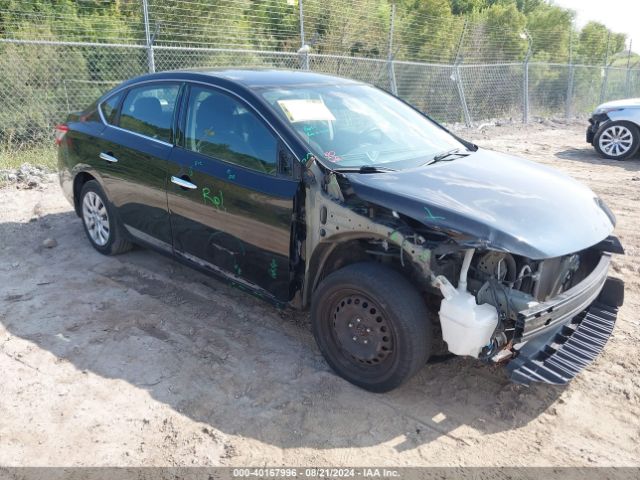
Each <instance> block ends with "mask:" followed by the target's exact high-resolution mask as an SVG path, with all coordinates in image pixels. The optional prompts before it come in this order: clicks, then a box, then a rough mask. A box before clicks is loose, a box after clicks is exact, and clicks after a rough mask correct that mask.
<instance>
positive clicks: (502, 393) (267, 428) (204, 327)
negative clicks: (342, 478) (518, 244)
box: [0, 212, 563, 451]
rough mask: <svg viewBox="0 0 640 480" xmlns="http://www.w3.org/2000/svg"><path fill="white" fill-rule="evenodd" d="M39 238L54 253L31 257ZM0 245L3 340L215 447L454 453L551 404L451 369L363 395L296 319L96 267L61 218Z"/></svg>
mask: <svg viewBox="0 0 640 480" xmlns="http://www.w3.org/2000/svg"><path fill="white" fill-rule="evenodd" d="M45 236H47V237H53V238H55V239H56V240H57V242H58V246H57V247H55V248H52V249H47V248H43V247H42V246H41V243H42V238H43V237H45ZM0 238H3V239H6V240H7V241H6V244H5V245H4V248H3V249H1V250H0V302H2V304H3V305H4V307H5V308H4V310H5V311H4V313H3V314H2V315H0V322H1V324H2V328H3V329H6V330H7V331H8V332H9V333H10V334H11V335H13V336H16V337H19V338H21V339H24V340H27V341H29V342H31V343H32V344H33V345H35V346H37V347H38V348H40V349H44V350H46V351H48V352H50V353H51V354H53V355H54V356H55V357H56V362H60V361H68V362H71V363H72V364H73V365H74V366H75V368H77V370H78V373H77V375H78V377H77V379H78V381H80V379H81V378H82V372H91V373H93V374H95V375H99V376H100V377H103V378H106V379H119V380H123V381H125V382H128V383H129V384H130V385H132V386H135V388H137V389H140V390H142V391H146V392H148V394H149V395H150V396H151V397H152V398H153V399H154V400H155V401H157V402H162V403H164V404H166V405H168V406H170V407H171V408H172V409H173V410H175V411H176V412H179V413H180V414H181V415H186V416H188V417H190V418H191V419H193V420H195V421H197V422H202V423H204V424H206V425H209V426H210V427H211V428H213V429H217V430H219V431H221V432H224V433H226V434H230V435H241V436H243V437H249V438H253V439H256V440H259V441H261V442H265V443H268V444H271V445H277V446H279V447H283V448H288V447H311V448H318V449H330V448H340V447H364V446H372V445H379V444H381V443H385V442H391V444H392V446H393V448H395V449H396V451H403V450H407V449H412V448H416V447H418V446H420V445H424V444H428V443H430V442H432V441H434V440H436V439H441V438H442V437H446V439H447V441H450V442H451V444H452V446H455V445H458V446H464V445H470V444H473V443H474V442H475V441H476V440H474V437H479V436H482V435H485V434H491V433H495V432H500V431H505V430H512V429H517V428H520V427H522V426H523V425H526V424H527V423H529V422H531V421H532V420H534V419H536V418H537V417H538V416H539V415H540V414H541V413H542V412H545V411H546V410H547V409H549V408H550V407H551V406H552V404H553V403H554V402H555V401H556V400H557V399H558V397H559V396H560V395H561V394H562V392H563V388H562V387H553V386H550V385H533V386H532V387H530V388H527V387H523V386H519V385H514V384H512V383H510V382H509V381H508V380H507V378H506V375H505V372H504V369H503V368H502V367H499V366H494V365H488V364H482V363H479V362H476V361H471V360H467V359H463V358H457V357H455V358H452V359H450V360H447V361H444V362H437V363H430V364H427V365H426V366H425V367H424V368H423V369H422V370H421V371H420V372H419V373H418V374H417V375H416V376H415V377H414V378H413V379H412V380H411V381H410V382H408V383H407V384H406V385H404V386H402V387H401V388H399V389H397V390H395V391H393V392H390V393H387V394H373V393H369V392H366V391H364V390H361V389H359V388H357V387H354V386H352V385H351V384H349V383H347V382H346V381H344V380H342V379H341V378H339V377H337V376H336V375H335V374H333V373H332V372H331V371H330V369H329V367H328V366H327V364H326V363H325V361H324V360H323V358H322V356H321V355H320V353H319V351H318V349H317V348H316V346H315V343H314V340H313V337H312V335H311V333H310V328H309V317H308V314H307V313H304V312H296V311H292V310H279V309H277V308H275V307H274V306H272V305H270V304H267V303H265V302H263V301H261V300H259V299H257V298H254V297H253V296H251V295H249V294H247V293H245V292H242V291H239V290H236V289H234V288H231V287H229V286H227V285H226V284H224V283H222V282H221V281H218V280H216V279H214V278H212V277H209V276H206V275H204V274H202V273H199V272H197V271H195V270H192V269H190V268H188V267H187V266H184V265H182V264H179V263H178V262H176V261H174V260H172V259H171V258H167V257H165V256H162V255H160V254H157V253H154V252H151V251H149V250H145V249H136V250H134V251H132V252H130V253H127V254H124V255H120V256H117V257H105V256H102V255H100V254H99V253H97V252H96V251H94V250H93V249H92V248H91V247H90V246H89V244H88V242H87V240H86V239H85V238H84V232H83V230H82V227H81V224H80V221H79V220H78V219H77V217H75V215H74V214H73V213H71V212H67V213H61V214H51V215H45V216H43V217H41V218H40V219H39V220H37V221H34V222H29V223H19V222H6V223H2V224H0ZM0 354H2V347H0ZM21 361H22V362H23V363H24V362H27V363H28V362H29V357H28V356H25V357H23V358H22V360H21ZM34 367H36V368H37V365H34ZM14 378H15V377H14ZM114 395H118V393H117V392H114ZM107 401H108V399H107ZM551 408H552V407H551Z"/></svg>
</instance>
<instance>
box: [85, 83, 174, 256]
mask: <svg viewBox="0 0 640 480" xmlns="http://www.w3.org/2000/svg"><path fill="white" fill-rule="evenodd" d="M179 87H180V84H177V83H155V82H154V83H149V84H144V85H142V86H135V87H132V88H131V89H129V90H128V91H127V92H126V94H125V97H124V101H123V102H122V107H121V109H120V113H119V115H118V116H116V118H115V119H114V120H113V121H114V123H115V125H108V126H107V127H106V128H105V129H104V130H103V132H102V135H101V138H100V139H99V140H98V142H99V143H100V159H101V161H102V162H103V169H102V172H101V173H102V176H103V182H104V186H105V190H106V191H107V195H108V196H109V200H110V201H111V202H112V203H113V205H114V207H115V208H116V209H117V211H118V217H119V219H120V220H121V221H122V223H123V226H124V227H125V228H126V229H127V231H128V232H129V233H130V234H131V235H133V236H134V237H136V238H138V239H140V240H143V241H146V242H147V243H150V244H152V245H154V246H156V247H159V248H163V249H165V250H169V251H170V250H171V241H172V239H171V230H170V224H169V212H168V210H167V197H166V179H167V170H168V160H169V156H170V155H171V150H172V148H173V147H172V144H171V141H172V138H171V137H172V132H171V126H172V123H173V114H174V111H175V107H176V103H177V97H178V91H179ZM118 117H119V118H118ZM107 121H109V120H107Z"/></svg>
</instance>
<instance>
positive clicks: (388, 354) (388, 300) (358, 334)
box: [311, 263, 433, 392]
mask: <svg viewBox="0 0 640 480" xmlns="http://www.w3.org/2000/svg"><path fill="white" fill-rule="evenodd" d="M311 321H312V327H313V334H314V337H315V339H316V342H317V343H318V347H319V348H320V351H321V352H322V354H323V355H324V358H325V359H326V361H327V363H329V365H330V366H331V367H332V368H333V369H334V370H335V371H336V373H338V375H340V376H341V377H343V378H345V379H346V380H348V381H349V382H351V383H353V384H355V385H358V386H359V387H362V388H364V389H367V390H370V391H373V392H387V391H389V390H392V389H394V388H396V387H398V386H399V385H401V384H402V383H404V382H405V381H407V380H408V379H409V378H411V377H412V376H413V375H414V374H415V373H416V372H417V371H418V370H419V369H420V368H421V367H423V366H424V365H425V363H426V361H427V359H428V358H429V354H430V348H431V344H432V338H433V335H432V328H431V322H430V319H429V313H428V311H427V308H426V306H425V304H424V301H423V300H422V298H421V296H420V293H419V292H418V291H417V290H416V289H415V288H414V287H413V286H412V285H411V284H410V283H409V282H408V281H407V279H406V278H405V277H403V276H402V275H401V274H399V273H398V272H396V271H395V270H392V269H390V268H387V267H384V266H382V265H379V264H377V263H356V264H353V265H349V266H347V267H345V268H342V269H340V270H338V271H336V272H333V273H332V274H331V275H329V276H328V277H327V278H326V279H324V280H323V281H322V283H321V284H320V286H319V287H318V289H317V290H316V292H315V293H314V296H313V300H312V312H311Z"/></svg>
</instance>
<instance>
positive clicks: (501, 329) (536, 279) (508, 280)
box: [433, 250, 601, 360]
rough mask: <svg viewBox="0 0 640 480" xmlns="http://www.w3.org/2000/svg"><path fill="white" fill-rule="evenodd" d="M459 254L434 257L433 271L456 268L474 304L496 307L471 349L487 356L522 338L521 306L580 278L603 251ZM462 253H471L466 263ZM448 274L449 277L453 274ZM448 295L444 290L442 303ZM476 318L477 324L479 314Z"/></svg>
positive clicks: (525, 307)
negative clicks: (539, 255)
mask: <svg viewBox="0 0 640 480" xmlns="http://www.w3.org/2000/svg"><path fill="white" fill-rule="evenodd" d="M462 254H463V255H462ZM462 254H461V253H457V254H450V255H443V256H441V257H439V258H438V257H437V258H436V259H435V262H434V263H433V268H434V273H435V272H437V271H438V270H441V271H443V272H451V271H456V270H457V271H460V272H461V275H460V278H462V277H463V275H464V276H466V282H465V285H463V287H464V288H463V291H465V292H468V294H469V295H470V296H473V297H474V301H475V304H477V305H479V306H481V305H491V306H492V307H493V308H494V309H495V311H496V322H495V328H494V329H493V331H492V332H491V335H490V338H489V342H488V343H487V344H486V345H484V346H483V347H482V349H481V350H480V351H479V352H478V353H477V355H474V354H473V353H469V354H470V355H472V356H477V357H479V358H485V359H487V358H491V357H493V356H494V355H496V354H497V353H498V352H499V351H500V350H502V349H504V348H505V347H510V346H511V345H512V344H513V343H517V342H518V341H520V340H521V337H522V326H521V325H519V324H518V314H519V312H522V311H525V310H528V309H530V308H532V307H535V306H537V305H539V304H541V303H542V302H545V301H547V300H550V299H553V298H555V297H557V296H558V295H560V294H561V293H563V292H566V291H567V290H569V289H571V287H573V286H575V285H577V284H578V283H580V282H581V281H582V280H584V279H585V278H586V277H587V276H588V275H589V274H590V273H591V272H592V271H593V269H594V268H595V266H596V265H597V263H598V260H599V259H600V257H601V252H598V251H593V250H584V251H582V252H577V253H573V254H569V255H565V256H563V257H557V258H550V259H544V260H530V259H528V258H525V257H521V256H517V255H512V254H510V253H507V252H496V251H477V250H475V251H474V250H467V251H465V252H462ZM461 255H462V258H460V257H461ZM465 258H470V260H468V267H467V266H466V265H465ZM465 269H466V270H465ZM436 277H437V274H436ZM445 278H447V277H446V276H445ZM448 280H449V281H450V282H451V279H448ZM441 281H442V280H439V281H438V280H437V281H436V284H437V285H438V286H440V283H441ZM460 283H461V282H460V280H458V281H457V282H456V284H457V286H458V290H461V288H460V287H461V285H460ZM440 288H441V290H442V287H440ZM443 293H444V292H443ZM448 301H449V300H448V299H447V298H446V294H445V300H444V301H443V303H444V306H446V304H447V302H448ZM470 308H475V306H473V305H472V306H471V307H470ZM458 318H460V316H459V317H458ZM442 320H443V317H442V308H441V321H442ZM475 324H476V325H477V324H478V322H477V320H476V322H475ZM459 333H461V332H459ZM449 343H451V342H449ZM454 353H455V352H454ZM508 356H509V352H504V353H503V355H501V356H500V357H499V358H498V359H497V360H501V359H503V358H508Z"/></svg>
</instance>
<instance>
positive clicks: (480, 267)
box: [307, 174, 621, 362]
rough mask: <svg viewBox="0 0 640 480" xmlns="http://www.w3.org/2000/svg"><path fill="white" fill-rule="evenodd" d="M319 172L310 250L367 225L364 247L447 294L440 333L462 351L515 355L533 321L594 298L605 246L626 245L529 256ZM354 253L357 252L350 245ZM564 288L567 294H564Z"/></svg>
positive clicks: (564, 314)
mask: <svg viewBox="0 0 640 480" xmlns="http://www.w3.org/2000/svg"><path fill="white" fill-rule="evenodd" d="M321 178H322V179H323V181H322V184H321V189H318V190H315V191H316V192H318V193H320V192H322V193H320V195H317V196H313V197H311V198H308V199H307V200H308V201H311V202H313V204H314V205H313V208H318V207H319V211H320V221H319V224H318V225H317V232H318V233H319V235H317V236H316V238H315V239H313V238H307V242H308V243H307V248H308V252H307V253H308V255H311V254H312V252H313V251H314V250H315V248H316V246H317V245H318V244H325V245H327V244H329V245H331V246H332V247H333V246H336V248H339V244H340V243H339V242H340V241H344V239H345V238H349V237H350V235H351V234H350V233H349V232H354V233H355V232H358V234H357V235H358V236H360V235H361V232H363V231H365V232H368V234H369V238H368V239H366V240H365V239H362V238H361V237H360V238H359V239H358V240H357V242H359V247H360V249H361V250H360V254H364V255H366V256H368V257H369V258H375V259H377V260H378V261H380V262H383V263H387V264H389V265H395V266H396V267H397V268H400V269H402V270H403V271H404V273H405V274H406V275H409V276H410V277H411V278H412V279H413V280H414V281H415V283H416V286H417V287H419V288H420V289H421V290H422V291H423V292H424V293H425V295H426V297H430V298H434V297H435V298H437V297H442V300H441V302H440V306H439V312H438V315H439V320H440V322H439V323H440V327H441V329H442V339H443V340H444V341H445V342H446V344H447V348H448V350H449V351H450V352H451V353H454V354H457V355H468V356H472V357H476V358H479V359H483V360H493V361H496V362H498V361H503V360H508V359H510V358H512V357H514V356H517V355H518V350H517V348H518V344H520V345H522V344H524V343H525V342H526V341H527V340H528V339H529V338H531V337H533V336H534V335H533V334H530V333H528V332H527V329H528V330H533V329H532V328H530V327H531V325H534V324H536V329H535V332H534V333H535V334H536V335H537V334H540V333H544V331H546V330H549V329H553V328H554V327H556V325H557V326H562V325H561V324H562V323H563V322H566V321H568V320H570V319H571V318H572V317H573V316H575V315H576V314H578V313H579V312H580V311H582V310H584V308H586V307H587V306H588V305H589V304H591V303H592V302H593V301H594V299H595V297H596V296H597V294H598V293H599V292H600V290H601V289H602V287H603V284H604V281H605V280H606V278H607V277H606V273H607V270H608V265H609V258H610V254H609V253H606V252H609V251H612V252H614V253H621V251H620V252H617V251H616V248H617V247H616V246H615V245H614V247H615V248H609V249H607V247H606V246H605V247H604V248H603V247H602V245H600V244H598V245H594V246H591V247H589V248H586V249H583V250H580V251H577V252H573V253H569V254H565V255H561V256H556V257H550V258H544V259H531V258H527V257H526V256H524V255H519V254H515V253H510V252H507V251H499V250H497V249H495V248H491V246H490V245H488V242H487V241H486V240H483V239H479V238H473V237H471V236H470V235H467V234H464V233H461V232H459V231H456V230H454V229H449V228H443V227H440V226H438V225H436V226H434V227H431V226H428V225H425V223H423V222H418V221H416V220H415V218H411V217H410V216H407V215H405V214H403V213H400V212H398V211H395V210H393V209H391V208H385V207H382V206H379V205H376V204H373V203H371V202H368V201H363V200H362V199H361V198H360V197H359V196H358V195H356V194H354V192H353V190H352V188H351V185H350V183H349V182H348V181H347V180H346V179H345V178H344V177H341V176H336V175H334V174H329V175H328V176H323V177H321ZM309 206H310V205H309ZM429 215H432V216H433V214H432V213H431V212H429ZM433 218H436V217H435V216H434V217H433ZM315 231H316V229H315V228H312V230H311V232H308V233H311V234H312V237H313V234H314V233H315ZM611 238H614V239H615V237H611ZM334 239H335V241H336V243H335V244H332V241H334ZM338 239H340V240H338ZM615 241H616V242H617V239H615ZM309 242H310V243H309ZM316 242H317V243H316ZM601 243H602V242H601ZM617 245H618V246H619V243H618V244H617ZM310 247H311V248H310ZM619 248H620V250H621V246H619ZM350 254H351V255H354V256H355V258H360V257H359V256H358V255H359V254H357V253H355V252H354V250H353V245H351V247H350ZM595 270H598V272H595ZM587 277H590V278H591V280H590V281H589V282H586V281H585V279H587ZM595 277H597V278H595ZM309 280H310V279H309ZM319 280H320V278H317V279H316V281H319ZM580 285H582V287H580V288H578V287H577V286H580ZM574 287H576V288H577V290H576V289H574ZM572 289H573V290H572ZM574 290H576V291H575V292H574ZM566 292H569V293H568V294H567V295H568V298H564V296H563V294H565V293H566ZM572 292H573V293H572ZM560 299H561V300H562V302H561V303H562V304H561V305H560V303H558V305H559V306H558V307H557V306H556V305H555V302H556V301H558V302H559V300H560ZM536 309H540V311H536ZM523 312H524V313H526V314H527V315H525V314H523Z"/></svg>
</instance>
